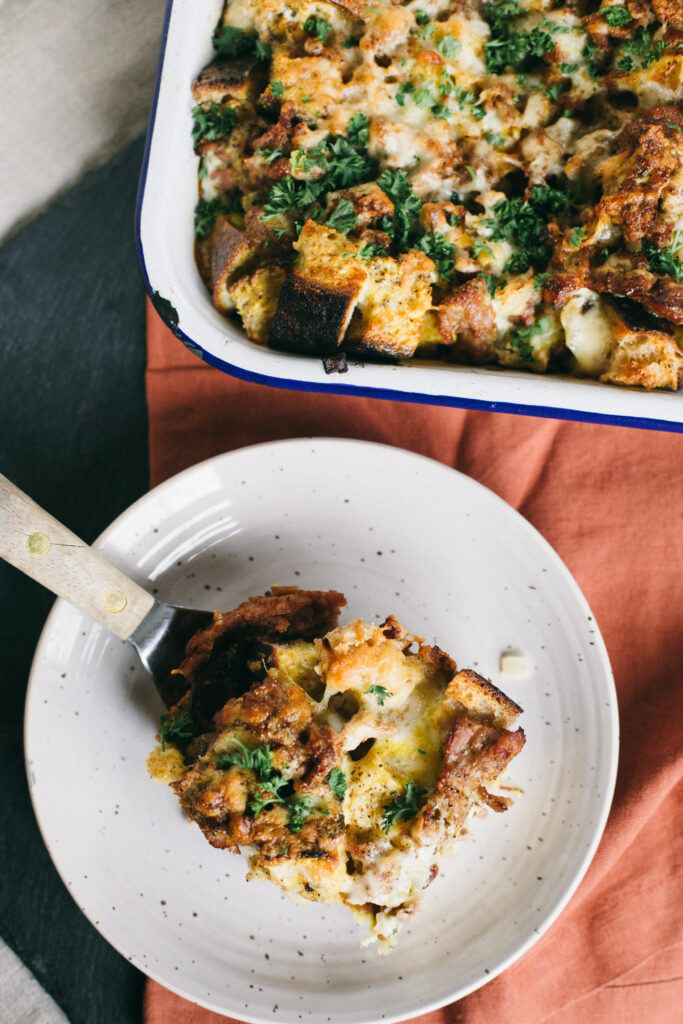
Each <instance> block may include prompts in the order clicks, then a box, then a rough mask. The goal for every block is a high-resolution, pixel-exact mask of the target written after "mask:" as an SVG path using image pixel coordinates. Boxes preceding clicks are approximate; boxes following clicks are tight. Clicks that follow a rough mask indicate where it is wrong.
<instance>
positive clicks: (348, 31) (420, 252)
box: [192, 0, 683, 389]
mask: <svg viewBox="0 0 683 1024" xmlns="http://www.w3.org/2000/svg"><path fill="white" fill-rule="evenodd" d="M213 45H214V49H215V51H216V52H215V58H214V59H213V60H212V61H211V63H210V64H209V65H208V66H207V67H206V68H205V69H204V70H203V71H202V72H201V73H200V74H199V75H198V77H197V79H196V81H195V82H194V83H193V85H192V94H193V98H194V102H195V107H194V109H193V117H194V122H193V139H194V143H195V149H196V152H197V154H198V155H199V157H200V162H199V195H200V198H199V203H198V205H197V208H196V215H195V227H196V236H197V241H196V249H195V251H196V259H197V264H198V267H199V270H200V273H201V275H202V277H203V279H204V281H205V283H206V284H207V286H208V288H209V289H210V290H211V292H212V294H213V301H214V304H215V305H216V307H217V308H218V309H219V310H220V311H221V312H223V313H225V314H229V315H230V314H234V313H236V314H237V315H238V316H239V318H240V319H241V322H242V325H243V327H244V330H245V331H246V334H247V336H248V337H249V338H250V339H252V340H253V341H256V342H260V343H265V344H267V345H269V346H270V347H271V348H273V349H277V350H281V351H287V352H297V353H308V354H311V355H316V356H319V357H322V358H323V359H324V360H326V368H328V369H335V368H336V369H343V368H344V360H345V357H346V356H348V357H349V358H355V359H362V360H366V361H367V360H369V359H379V360H394V361H402V360H406V359H410V358H411V357H418V358H420V359H424V358H435V359H439V360H442V361H443V360H446V361H450V362H455V363H465V364H470V365H498V366H504V367H516V368H518V369H528V370H533V371H537V372H549V373H552V372H557V373H563V374H567V373H568V374H572V375H575V376H583V377H587V378H594V379H599V380H601V381H605V382H610V383H613V384H620V385H639V386H641V387H644V388H670V389H677V388H680V387H681V386H682V385H683V352H682V351H681V347H680V346H681V345H682V344H683V341H682V339H683V280H682V279H683V225H682V224H681V214H682V210H683V166H682V158H683V3H682V2H681V0H652V2H648V0H628V2H626V3H602V4H599V3H596V2H595V0H569V2H562V0H557V2H553V0H498V2H493V3H485V2H481V0H457V2H453V0H414V2H411V3H401V2H396V0H374V2H373V0H371V3H370V4H367V5H366V4H364V3H363V2H362V0H337V2H329V3H328V2H320V0H317V2H314V3H311V2H308V0H290V2H289V3H287V4H281V3H280V2H279V0H228V2H227V3H226V4H225V6H224V9H223V12H222V16H221V20H220V22H219V24H218V26H217V28H216V30H215V32H214V34H213Z"/></svg>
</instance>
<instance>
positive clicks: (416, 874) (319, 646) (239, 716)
mask: <svg viewBox="0 0 683 1024" xmlns="http://www.w3.org/2000/svg"><path fill="white" fill-rule="evenodd" d="M292 603H294V604H296V609H295V611H294V612H293V613H292V615H291V616H290V612H289V611H288V610H287V609H288V607H291V605H292ZM343 603H344V599H343V597H342V596H341V595H340V594H335V593H334V592H331V593H319V592H311V591H300V590H297V589H296V588H274V589H273V591H271V592H270V593H269V594H268V595H266V596H265V597H261V598H253V599H250V601H248V602H245V604H243V605H241V606H240V608H239V609H237V610H236V611H235V612H232V613H228V614H227V615H226V614H223V613H216V616H215V620H214V623H213V624H212V626H210V627H209V628H208V629H207V630H204V631H202V632H201V633H199V634H197V636H195V637H194V638H193V639H192V640H191V641H190V644H189V645H188V649H187V656H186V658H185V661H184V662H183V664H182V665H181V666H180V668H179V669H178V672H177V673H176V675H177V676H179V677H182V679H183V681H184V684H185V685H186V686H187V690H186V692H185V694H184V696H183V697H182V698H181V699H180V700H179V702H178V703H177V704H176V705H175V706H174V707H172V708H171V710H170V711H169V712H168V714H167V715H164V716H163V718H162V723H161V728H160V733H159V738H160V740H161V746H160V747H159V748H158V749H157V750H156V751H155V752H154V753H153V754H152V755H151V756H150V759H149V762H148V767H149V771H150V774H152V776H153V777H155V778H157V779H160V780H162V781H166V782H169V783H170V785H171V787H172V788H173V790H174V791H175V792H176V794H177V795H178V797H179V799H180V803H181V805H182V807H183V810H184V811H185V812H186V814H187V815H188V816H189V817H190V818H191V819H192V820H193V821H195V822H196V823H197V824H198V825H199V827H200V829H201V830H202V832H203V833H204V835H205V836H206V838H207V839H208V840H209V842H210V843H211V844H212V846H215V847H218V848H221V849H229V850H232V851H233V852H236V853H239V852H240V851H244V852H245V853H246V854H247V856H248V859H249V869H250V870H249V877H250V878H257V877H261V878H265V879H268V880H270V881H272V882H275V883H277V884H278V885H279V886H280V887H281V888H282V889H283V890H284V891H285V892H286V893H287V894H288V895H289V896H291V897H293V898H295V899H296V900H313V901H319V902H322V903H331V904H334V903H341V904H343V905H345V906H347V907H348V908H349V909H350V910H351V911H352V912H353V914H354V916H355V917H356V919H357V920H359V921H360V922H362V923H364V924H365V925H366V926H367V927H368V928H369V930H370V933H371V934H370V937H369V941H371V940H372V939H377V940H378V941H379V945H380V949H381V950H382V951H389V950H390V949H391V948H392V947H393V945H394V943H395V936H396V934H397V932H398V930H399V928H400V927H401V925H402V924H403V923H404V922H405V921H406V920H407V919H408V918H409V917H411V915H412V914H414V913H415V911H416V910H417V909H418V908H419V906H420V904H421V903H422V899H423V893H424V890H425V888H426V887H427V886H428V885H429V883H430V882H431V881H432V880H433V879H434V878H435V877H436V875H437V874H438V871H439V861H440V858H441V856H442V854H443V853H444V852H445V851H446V850H447V849H448V848H449V847H450V846H451V845H452V844H453V843H454V841H455V840H456V839H457V838H458V837H459V836H460V835H461V834H462V832H463V828H464V826H465V822H466V820H467V818H468V816H469V815H470V813H471V812H473V811H475V810H476V809H482V808H491V809H492V810H494V811H505V810H506V809H507V807H508V804H509V802H510V801H509V799H508V798H507V797H504V796H502V795H500V794H499V793H497V792H495V791H492V790H491V787H495V784H496V782H497V780H498V779H499V777H500V775H501V773H502V772H503V771H504V770H505V768H506V767H507V765H508V764H509V763H510V761H511V760H512V758H513V757H515V755H516V754H518V753H519V751H520V750H521V749H522V747H523V745H524V733H523V731H522V729H517V730H515V731H511V727H512V726H513V725H514V722H515V719H516V718H517V716H518V715H519V714H520V713H521V710H522V709H521V708H520V707H518V706H517V705H516V704H515V703H514V702H513V701H512V700H510V699H509V698H508V697H506V696H505V695H504V694H503V693H501V692H500V690H498V689H497V688H496V687H495V686H493V685H492V683H490V682H489V681H487V680H486V679H483V678H482V677H481V676H480V675H478V674H477V673H476V672H473V671H471V670H467V669H465V670H463V671H458V668H457V666H456V664H455V662H454V661H453V660H452V659H451V658H450V657H449V656H448V655H447V654H445V653H444V652H443V651H441V650H440V649H439V648H438V647H434V646H430V645H428V644H426V643H424V642H423V641H422V640H421V639H420V638H419V637H416V636H414V635H413V634H411V633H409V632H408V631H407V630H405V629H404V628H403V626H401V625H399V623H398V622H397V621H396V619H395V618H394V617H393V616H391V615H390V616H389V617H388V618H387V619H386V620H385V622H383V623H382V624H381V625H373V624H371V623H367V622H363V621H361V620H356V621H353V622H350V623H348V624H347V625H344V626H337V625H336V618H337V615H338V612H339V608H340V607H341V605H342V604H343ZM321 624H325V625H327V626H330V627H331V628H328V629H326V630H325V631H324V632H323V635H314V633H315V632H316V627H317V626H319V625H321ZM294 634H299V635H294ZM226 696H227V699H225V698H226Z"/></svg>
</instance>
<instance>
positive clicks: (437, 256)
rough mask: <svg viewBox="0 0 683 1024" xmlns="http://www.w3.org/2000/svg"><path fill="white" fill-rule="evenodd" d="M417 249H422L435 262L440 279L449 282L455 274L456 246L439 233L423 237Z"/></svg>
mask: <svg viewBox="0 0 683 1024" xmlns="http://www.w3.org/2000/svg"><path fill="white" fill-rule="evenodd" d="M415 248H416V249H420V250H421V251H422V252H423V253H424V254H425V255H426V256H429V258H430V260H432V261H433V262H434V266H435V267H436V270H437V273H438V275H439V277H440V278H441V279H442V280H444V281H447V280H448V278H449V277H450V276H451V273H452V272H453V266H454V264H455V256H454V253H455V246H454V245H453V244H452V242H449V241H448V240H447V239H445V238H444V236H443V235H440V234H438V233H436V232H435V233H434V234H427V235H423V236H422V238H421V239H420V240H419V241H418V242H417V244H416V246H415Z"/></svg>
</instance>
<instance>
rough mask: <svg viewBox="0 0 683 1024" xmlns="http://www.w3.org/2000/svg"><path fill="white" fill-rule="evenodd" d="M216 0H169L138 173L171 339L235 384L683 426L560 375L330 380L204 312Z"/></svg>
mask: <svg viewBox="0 0 683 1024" xmlns="http://www.w3.org/2000/svg"><path fill="white" fill-rule="evenodd" d="M221 8H222V0H169V2H168V7H167V10H166V19H165V24H164V30H163V34H162V42H161V54H160V58H159V68H158V73H157V84H156V91H155V97H154V102H153V105H152V112H151V117H150V125H149V132H148V138H147V147H146V150H145V157H144V162H143V167H142V173H141V178H140V188H139V194H138V204H137V215H136V228H137V248H138V257H139V261H140V267H141V270H142V274H143V277H144V281H145V286H146V288H147V290H148V292H149V294H150V296H152V298H153V300H154V301H155V305H156V307H157V309H158V311H159V312H160V313H161V315H162V316H163V318H164V319H165V320H166V322H167V323H168V324H169V325H170V326H171V327H173V329H174V332H175V334H176V335H177V337H178V338H179V339H180V340H181V341H182V342H184V344H185V345H187V346H188V348H190V349H191V350H192V351H193V352H195V353H196V355H197V356H199V357H200V358H201V359H204V360H205V361H206V362H207V363H210V364H211V365H213V366H216V367H218V368H219V369H221V370H224V371H225V372H226V373H230V374H233V375H234V376H236V377H240V378H242V379H244V380H250V381H256V382H258V383H260V384H270V385H272V386H274V387H284V388H292V389H298V390H302V391H329V392H333V393H336V394H356V395H370V396H373V397H376V398H393V399H400V400H402V401H409V402H425V403H429V404H437V405H453V406H460V407H464V408H470V409H492V410H497V411H500V412H514V413H522V414H525V415H531V416H551V417H557V418H562V419H575V420H589V421H596V422H611V423H619V424H622V425H626V426H634V427H649V428H651V429H655V430H673V431H679V432H683V391H679V392H677V393H674V392H645V391H641V390H639V389H637V388H633V389H629V388H619V387H614V386H611V385H607V384H599V383H597V382H594V381H582V380H575V379H573V378H569V377H557V376H555V377H545V376H541V375H537V374H532V373H520V372H516V371H513V370H498V369H483V368H474V367H466V366H451V365H445V364H439V363H436V362H427V361H412V362H409V363H406V364H405V365H401V366H391V365H372V364H369V363H366V364H362V365H361V364H350V365H349V368H348V372H347V373H345V374H337V373H335V374H331V375H328V374H326V373H325V371H324V369H323V365H322V362H321V360H319V359H315V358H311V357H304V356H295V355H289V354H286V353H281V352H274V351H271V350H270V349H267V348H264V347H262V346H259V345H256V344H255V343H253V342H251V341H249V340H248V339H247V338H246V336H245V335H244V333H243V332H242V330H241V329H240V327H239V326H238V325H237V323H234V322H232V321H230V320H226V319H225V318H224V317H222V316H221V315H220V314H219V313H218V312H216V310H215V309H214V308H213V305H212V303H211V299H210V296H209V294H208V293H207V291H206V289H205V288H204V285H203V284H202V281H201V280H200V278H199V275H198V273H197V270H196V267H195V264H194V258H193V211H194V205H195V203H196V200H197V159H196V157H195V155H194V152H193V149H192V141H191V134H190V132H191V125H192V117H191V109H192V106H193V103H192V98H191V95H190V84H191V82H192V80H193V78H194V77H195V76H196V74H197V73H198V72H199V71H200V70H201V68H202V67H203V66H204V65H205V64H206V63H207V62H208V61H209V60H210V59H211V56H212V53H213V50H212V47H211V35H212V32H213V29H214V27H215V25H216V23H217V21H218V18H219V16H220V12H221Z"/></svg>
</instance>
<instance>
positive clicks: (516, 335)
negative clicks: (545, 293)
mask: <svg viewBox="0 0 683 1024" xmlns="http://www.w3.org/2000/svg"><path fill="white" fill-rule="evenodd" d="M549 330H550V317H547V316H543V317H541V319H540V320H539V321H537V323H535V324H531V326H530V327H519V328H518V329H517V330H515V331H510V337H509V339H508V348H509V349H510V351H512V352H515V353H516V354H517V355H518V356H519V358H520V362H522V363H533V362H534V360H535V358H536V353H535V350H534V346H533V345H532V344H531V339H532V338H535V337H537V336H538V335H539V334H546V333H547V332H548V331H549Z"/></svg>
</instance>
